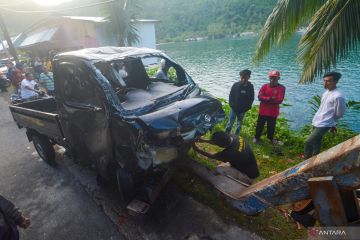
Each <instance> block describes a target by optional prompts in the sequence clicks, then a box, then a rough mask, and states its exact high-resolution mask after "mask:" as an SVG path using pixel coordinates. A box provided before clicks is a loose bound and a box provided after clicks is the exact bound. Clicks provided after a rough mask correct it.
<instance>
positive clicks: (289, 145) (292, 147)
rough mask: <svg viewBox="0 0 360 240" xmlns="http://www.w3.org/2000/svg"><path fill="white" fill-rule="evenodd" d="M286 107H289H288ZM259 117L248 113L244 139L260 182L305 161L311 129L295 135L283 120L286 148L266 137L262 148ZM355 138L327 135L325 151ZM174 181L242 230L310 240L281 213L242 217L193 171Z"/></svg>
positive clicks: (342, 131)
mask: <svg viewBox="0 0 360 240" xmlns="http://www.w3.org/2000/svg"><path fill="white" fill-rule="evenodd" d="M221 101H222V103H223V109H224V110H225V112H226V114H227V116H228V114H229V110H230V107H229V105H228V104H227V103H226V102H225V101H224V100H221ZM282 107H286V105H283V106H282ZM257 115H258V106H254V107H253V108H252V109H251V110H250V111H249V112H247V114H246V117H245V119H244V122H243V128H242V134H241V135H242V137H244V139H245V140H246V141H247V142H248V143H250V144H251V145H252V148H253V151H254V154H255V156H256V159H257V163H258V166H259V171H260V177H258V179H257V181H260V180H262V179H265V178H267V177H269V176H272V175H274V174H276V173H279V172H281V171H284V170H285V169H287V168H289V167H292V166H294V165H296V164H298V163H300V162H302V161H303V157H302V154H303V147H304V141H305V140H306V138H307V137H308V135H309V134H310V133H311V127H310V126H306V127H304V128H303V129H302V130H300V131H291V130H290V129H289V125H288V120H286V119H285V118H284V117H282V116H280V117H279V118H278V121H277V125H276V133H275V139H277V140H279V141H281V142H282V143H283V144H282V145H277V146H275V147H273V146H272V145H271V144H270V142H269V141H268V140H266V137H265V136H262V140H263V142H262V144H253V143H252V138H253V136H254V133H255V126H256V121H257ZM226 123H227V119H225V120H224V121H223V122H221V123H219V124H218V125H216V126H215V127H214V130H215V131H218V130H222V131H223V130H224V129H225V126H226ZM210 134H211V133H207V134H206V135H205V138H209V136H210ZM355 135H356V133H355V132H353V131H351V130H348V129H347V128H345V127H340V128H339V129H338V133H337V134H336V135H333V134H330V133H327V134H326V136H325V137H324V139H323V146H322V148H323V150H325V149H328V148H330V147H332V146H335V145H337V144H339V143H341V142H343V141H345V140H347V139H349V138H351V137H353V136H355ZM199 146H200V147H202V148H203V149H204V150H206V151H209V152H218V151H219V150H220V149H218V148H217V147H216V146H212V145H209V144H206V143H202V144H199ZM189 155H190V156H191V157H193V158H194V159H196V160H198V161H199V162H201V163H202V164H204V165H205V166H207V167H208V168H210V169H214V168H215V167H216V165H217V164H219V162H217V161H214V160H212V159H208V158H206V157H204V156H202V155H200V154H196V153H195V152H194V151H193V150H190V152H189ZM174 180H175V182H176V183H177V184H178V185H179V186H180V188H181V189H182V190H183V191H185V192H186V193H188V194H190V195H191V196H193V197H194V198H195V199H197V200H198V201H200V202H202V203H204V204H205V205H208V206H210V207H212V208H213V209H214V210H215V211H216V212H217V213H218V214H219V215H220V216H222V218H223V219H224V220H225V221H229V223H234V224H238V225H239V226H241V227H242V228H245V229H248V230H250V231H252V232H255V233H256V234H258V235H259V236H262V237H264V238H266V239H303V238H306V230H305V229H304V228H302V229H300V230H298V229H297V228H296V225H295V223H294V222H293V221H291V220H290V221H287V219H286V218H285V217H284V216H283V215H282V214H280V212H279V211H278V210H277V209H274V208H273V209H268V210H267V211H266V212H264V213H262V214H260V215H258V216H256V217H251V216H245V215H243V214H241V213H240V212H238V211H237V210H235V209H234V208H232V207H231V206H230V205H228V204H227V203H226V202H225V201H224V200H223V199H221V198H220V197H219V196H217V195H216V192H215V191H213V190H212V188H211V187H210V186H209V185H207V183H205V182H203V181H202V180H201V179H199V178H198V177H196V176H194V174H192V173H191V172H189V170H186V169H183V171H179V172H178V173H177V174H176V175H175V178H174Z"/></svg>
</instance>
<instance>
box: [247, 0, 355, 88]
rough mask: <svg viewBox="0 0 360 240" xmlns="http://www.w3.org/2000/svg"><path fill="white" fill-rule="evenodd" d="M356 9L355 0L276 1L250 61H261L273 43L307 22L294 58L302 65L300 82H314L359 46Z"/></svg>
mask: <svg viewBox="0 0 360 240" xmlns="http://www.w3.org/2000/svg"><path fill="white" fill-rule="evenodd" d="M359 12H360V1H357V0H317V1H311V0H293V1H289V0H279V1H278V3H277V4H276V6H275V8H274V9H273V11H272V13H271V14H270V15H269V17H268V19H267V21H266V23H265V25H264V27H263V30H262V33H261V36H260V39H259V42H258V46H257V50H256V53H255V55H254V57H253V60H254V62H260V61H262V60H263V58H264V57H265V55H266V54H267V53H269V51H270V48H271V47H272V46H273V45H275V44H277V45H280V44H282V43H284V42H285V41H287V40H289V38H290V37H291V36H292V34H293V33H294V32H295V31H296V29H297V28H299V27H301V26H303V25H304V23H308V26H307V28H306V32H305V34H304V35H303V36H302V38H301V40H300V43H299V46H298V54H297V61H298V62H299V63H300V64H301V65H303V72H302V75H301V78H300V82H301V83H309V82H313V81H314V79H315V77H316V76H320V75H321V74H322V72H323V71H324V70H325V71H329V70H330V68H331V67H336V62H337V61H338V60H339V58H345V57H346V56H347V55H348V53H349V52H350V51H351V50H352V49H354V48H356V47H357V46H358V45H359V40H360V29H359V27H358V26H359V25H360V15H359Z"/></svg>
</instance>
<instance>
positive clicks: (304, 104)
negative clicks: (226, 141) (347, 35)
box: [158, 34, 360, 132]
mask: <svg viewBox="0 0 360 240" xmlns="http://www.w3.org/2000/svg"><path fill="white" fill-rule="evenodd" d="M299 39H300V34H297V35H296V36H295V37H294V38H293V39H292V40H291V41H290V42H289V43H287V44H286V45H284V46H282V47H281V48H276V49H273V50H272V51H271V52H270V54H269V55H268V57H267V58H266V59H265V61H264V62H263V63H261V64H260V65H259V66H256V65H254V64H252V62H251V59H252V56H253V53H254V51H255V47H256V43H257V38H256V37H251V38H244V39H225V40H224V39H222V40H209V41H199V42H181V43H169V44H162V45H159V46H158V49H161V50H163V51H165V52H166V53H167V54H168V55H169V56H170V57H172V58H173V59H174V60H176V61H177V62H178V63H180V64H181V65H182V66H183V67H184V68H185V69H186V71H187V72H188V73H189V74H190V76H192V78H193V79H194V81H195V82H196V83H198V84H199V85H200V86H201V87H202V88H204V89H207V90H208V91H209V92H210V93H212V94H213V95H215V96H217V97H222V98H226V99H227V98H228V95H229V92H230V89H231V86H232V84H233V83H234V82H235V81H238V79H239V77H238V76H239V70H241V69H245V68H248V69H250V70H251V71H252V75H251V79H250V81H251V82H252V83H253V84H254V87H255V94H256V95H257V93H258V91H259V89H260V87H261V86H262V85H263V84H264V83H267V82H268V77H267V73H268V71H269V70H272V69H277V70H280V71H281V79H280V81H279V82H280V83H281V84H283V85H284V86H285V87H286V95H285V103H287V104H290V105H291V106H289V107H282V108H281V112H282V113H283V114H285V117H286V118H287V119H289V120H290V121H291V122H290V126H291V128H292V129H299V128H301V127H303V126H304V125H305V124H309V123H311V120H312V117H313V114H314V113H313V111H312V110H311V108H310V104H309V103H308V101H309V100H310V99H311V98H312V97H313V96H315V95H321V94H322V93H323V91H324V88H323V85H322V79H321V78H320V79H317V80H316V82H315V83H312V84H307V85H302V84H298V80H299V76H300V67H299V66H298V65H297V64H296V60H295V54H296V45H297V43H298V41H299ZM359 59H360V50H359V51H354V52H352V53H351V54H350V56H349V57H348V58H347V59H345V60H343V61H340V62H339V64H338V65H337V68H336V70H337V71H339V72H341V74H342V75H343V76H342V78H341V79H340V81H339V83H338V87H339V89H341V91H342V92H343V93H344V95H345V98H346V100H347V101H348V100H354V101H360V94H359V93H360V91H359V89H360V78H359V75H360V61H359ZM255 104H258V102H257V103H255ZM341 121H342V123H345V124H346V125H347V126H349V127H350V128H351V129H353V130H355V131H357V132H360V124H359V121H360V112H356V111H347V112H346V113H345V116H344V118H343V119H342V120H341Z"/></svg>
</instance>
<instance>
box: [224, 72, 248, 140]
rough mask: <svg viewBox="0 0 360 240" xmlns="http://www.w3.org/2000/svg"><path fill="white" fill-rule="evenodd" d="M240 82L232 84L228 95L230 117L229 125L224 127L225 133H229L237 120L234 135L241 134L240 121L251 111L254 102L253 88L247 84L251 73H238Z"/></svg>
mask: <svg viewBox="0 0 360 240" xmlns="http://www.w3.org/2000/svg"><path fill="white" fill-rule="evenodd" d="M239 75H240V81H238V82H236V83H234V84H233V86H232V87H231V91H230V95H229V105H230V107H231V109H230V115H229V123H228V124H227V126H226V130H225V131H226V133H230V132H231V128H232V126H233V124H234V122H235V119H236V118H237V123H236V129H235V135H239V134H240V132H241V126H242V121H243V119H244V116H245V113H246V112H247V111H248V110H249V109H251V106H252V104H253V102H254V86H253V85H252V83H251V82H249V78H250V75H251V71H250V70H248V69H245V70H242V71H240V73H239Z"/></svg>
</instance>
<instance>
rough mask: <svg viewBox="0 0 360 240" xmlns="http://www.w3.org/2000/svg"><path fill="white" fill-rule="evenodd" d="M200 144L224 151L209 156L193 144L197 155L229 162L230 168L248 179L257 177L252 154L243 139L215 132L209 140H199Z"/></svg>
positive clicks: (255, 164) (256, 167)
mask: <svg viewBox="0 0 360 240" xmlns="http://www.w3.org/2000/svg"><path fill="white" fill-rule="evenodd" d="M199 141H200V142H207V143H210V144H214V145H217V146H219V147H222V148H224V150H222V151H220V152H218V153H215V154H211V153H208V152H205V151H203V150H201V149H200V148H198V147H197V146H196V144H195V143H194V145H193V149H194V150H195V151H197V152H198V153H200V154H202V155H204V156H206V157H208V158H213V159H216V160H219V161H222V162H230V164H231V166H232V167H234V168H236V169H237V170H239V171H240V172H241V173H243V174H245V175H247V176H248V177H249V178H250V179H254V178H257V177H258V176H259V169H258V166H257V163H256V160H255V156H254V153H253V151H252V149H251V148H250V145H249V144H248V143H246V142H245V140H244V139H243V138H241V137H240V138H239V137H238V136H237V135H229V134H226V133H225V132H215V133H213V134H212V136H211V140H204V139H200V140H199Z"/></svg>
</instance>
